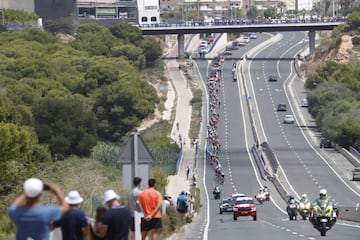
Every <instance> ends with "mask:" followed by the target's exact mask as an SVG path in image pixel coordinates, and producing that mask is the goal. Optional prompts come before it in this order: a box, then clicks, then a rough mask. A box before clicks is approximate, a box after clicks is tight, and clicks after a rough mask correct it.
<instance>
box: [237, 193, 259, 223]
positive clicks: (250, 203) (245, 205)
mask: <svg viewBox="0 0 360 240" xmlns="http://www.w3.org/2000/svg"><path fill="white" fill-rule="evenodd" d="M233 214H234V220H237V218H238V217H243V216H251V217H253V220H254V221H256V204H255V203H254V200H253V199H252V197H238V198H237V199H236V200H235V203H234V207H233Z"/></svg>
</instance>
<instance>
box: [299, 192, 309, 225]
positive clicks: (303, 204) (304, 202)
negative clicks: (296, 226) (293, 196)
mask: <svg viewBox="0 0 360 240" xmlns="http://www.w3.org/2000/svg"><path fill="white" fill-rule="evenodd" d="M298 207H299V208H298V212H299V214H300V216H301V217H302V219H303V220H306V219H308V217H309V216H310V209H311V204H310V202H309V200H308V199H307V195H306V194H303V195H302V198H301V200H300V201H299V204H298Z"/></svg>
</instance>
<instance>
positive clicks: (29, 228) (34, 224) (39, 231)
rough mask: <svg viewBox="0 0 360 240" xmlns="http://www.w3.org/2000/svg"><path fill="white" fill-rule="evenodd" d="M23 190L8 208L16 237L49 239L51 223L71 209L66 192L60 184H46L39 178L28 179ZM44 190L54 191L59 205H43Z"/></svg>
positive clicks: (37, 239) (38, 239) (39, 239)
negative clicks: (64, 192) (41, 201)
mask: <svg viewBox="0 0 360 240" xmlns="http://www.w3.org/2000/svg"><path fill="white" fill-rule="evenodd" d="M23 190H24V191H23V192H22V193H21V194H20V195H19V196H18V197H17V198H16V199H15V200H14V202H13V203H12V204H11V206H10V207H9V209H8V215H9V217H10V218H11V220H12V221H13V222H14V224H15V226H16V239H36V240H48V239H49V238H50V225H51V223H52V222H53V221H56V220H59V219H60V218H61V216H62V215H63V214H64V213H66V212H67V211H69V205H68V204H67V203H66V202H65V199H64V194H63V192H62V190H61V189H60V187H59V186H58V185H56V184H54V183H47V184H44V183H43V182H42V181H41V180H40V179H38V178H30V179H27V180H26V181H25V182H24V185H23ZM43 191H49V192H51V193H53V194H54V195H55V196H56V198H57V199H58V201H59V205H58V206H55V205H49V206H44V205H41V203H40V196H41V193H42V192H43Z"/></svg>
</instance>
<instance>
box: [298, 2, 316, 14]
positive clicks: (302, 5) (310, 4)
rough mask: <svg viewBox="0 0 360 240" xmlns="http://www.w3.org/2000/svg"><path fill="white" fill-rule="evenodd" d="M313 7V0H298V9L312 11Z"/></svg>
mask: <svg viewBox="0 0 360 240" xmlns="http://www.w3.org/2000/svg"><path fill="white" fill-rule="evenodd" d="M312 7H313V0H298V10H299V11H301V10H303V9H305V10H306V11H310V10H311V9H312Z"/></svg>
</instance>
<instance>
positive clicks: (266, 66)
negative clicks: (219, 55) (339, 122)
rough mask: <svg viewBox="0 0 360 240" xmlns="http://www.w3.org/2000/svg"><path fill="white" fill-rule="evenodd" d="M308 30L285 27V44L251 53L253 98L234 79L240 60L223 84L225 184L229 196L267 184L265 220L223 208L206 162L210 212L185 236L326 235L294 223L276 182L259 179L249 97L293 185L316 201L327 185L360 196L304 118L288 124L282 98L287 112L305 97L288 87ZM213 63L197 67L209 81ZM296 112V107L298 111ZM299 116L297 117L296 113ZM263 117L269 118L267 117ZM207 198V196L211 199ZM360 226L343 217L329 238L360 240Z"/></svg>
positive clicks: (226, 71)
mask: <svg viewBox="0 0 360 240" xmlns="http://www.w3.org/2000/svg"><path fill="white" fill-rule="evenodd" d="M269 37H270V36H269V35H268V34H258V39H256V40H252V42H251V43H249V44H248V45H247V46H246V47H244V48H240V49H239V50H237V51H236V52H234V54H233V55H232V56H231V58H232V59H233V60H234V61H237V59H236V58H237V57H239V58H240V57H241V56H243V55H244V54H245V53H246V54H248V52H247V51H249V50H250V49H251V48H255V47H256V46H258V45H259V44H260V43H261V42H263V41H265V40H266V39H269ZM304 37H306V36H305V35H304V34H303V33H283V35H282V37H281V40H280V41H279V42H274V43H272V44H271V45H269V46H267V47H262V48H261V51H259V52H254V53H251V54H250V55H249V60H247V61H246V64H245V69H246V71H245V72H246V82H247V86H248V87H249V88H251V87H252V89H253V90H252V93H253V94H251V95H252V96H251V98H249V96H245V95H244V90H243V87H244V86H242V85H241V84H240V83H241V81H237V82H233V81H232V73H231V68H232V64H233V60H232V59H230V60H229V59H227V60H225V63H224V66H223V72H222V79H221V80H222V83H223V84H222V87H221V89H220V91H219V93H220V94H219V96H220V100H221V107H220V108H219V109H218V112H219V114H220V116H221V118H220V121H219V127H218V132H219V135H220V139H221V142H222V151H221V154H220V161H221V163H222V166H223V170H224V172H225V174H226V180H225V184H224V185H223V186H222V197H226V196H229V195H231V194H232V193H235V192H241V193H245V194H246V195H249V196H253V195H254V194H255V193H256V192H257V190H258V188H259V186H260V184H267V185H268V186H269V187H270V189H271V190H272V199H273V201H272V202H268V203H265V204H263V205H258V220H257V221H253V220H252V219H251V218H248V217H244V218H239V219H238V221H234V220H233V219H232V215H231V214H222V215H220V214H219V210H218V200H214V199H213V197H212V194H211V191H212V189H213V187H214V185H215V184H216V182H215V177H214V168H213V166H210V165H209V164H208V163H206V162H204V168H205V171H204V174H203V177H204V180H205V189H204V190H207V192H206V193H204V194H202V197H203V200H204V201H203V202H204V205H203V208H204V210H205V211H206V212H205V213H204V212H202V213H200V216H201V218H200V221H199V218H197V219H196V220H195V222H194V224H191V225H192V226H191V227H189V229H188V230H189V231H187V233H188V234H185V235H186V237H185V236H184V239H195V238H202V239H239V238H246V239H295V238H305V239H320V234H319V233H318V232H317V231H316V230H315V229H314V228H313V227H312V226H311V224H310V223H309V222H308V221H302V220H301V221H291V222H290V221H289V220H288V217H287V215H286V214H285V213H284V206H285V204H284V202H283V200H282V199H281V198H280V197H279V196H278V194H277V193H276V191H275V190H273V189H272V186H270V185H269V184H270V183H267V182H264V181H262V180H261V179H260V178H259V174H258V172H257V169H256V167H255V164H254V160H253V159H252V158H251V154H249V149H250V148H251V147H252V145H253V144H254V140H253V138H252V135H251V130H250V126H249V115H248V114H249V113H248V111H247V109H246V101H253V102H254V103H256V104H255V106H256V108H255V111H254V115H255V116H257V121H258V122H257V126H258V127H259V129H258V131H259V132H260V133H261V135H262V139H261V140H262V141H265V140H266V141H268V142H269V143H270V145H271V146H272V148H273V150H274V152H275V154H276V156H277V158H278V160H279V162H280V164H281V166H282V167H283V169H284V172H285V173H286V176H287V177H288V179H289V182H290V184H291V186H292V187H293V190H294V193H295V194H298V195H299V194H300V195H301V194H302V193H304V192H305V193H307V194H308V196H309V197H310V199H313V198H315V197H316V196H317V194H318V191H319V188H322V187H325V188H327V189H328V192H329V195H331V196H332V197H333V198H334V199H335V200H336V202H338V204H344V205H347V204H353V203H355V202H357V201H359V196H358V195H357V193H356V191H353V190H351V189H350V188H348V187H347V186H346V185H345V184H344V182H343V181H342V180H341V179H340V178H339V177H338V176H337V174H335V173H334V171H333V169H332V168H330V167H329V165H328V164H326V161H324V159H323V157H321V156H322V155H321V154H319V153H318V152H317V150H316V148H314V147H313V146H312V145H311V144H310V143H311V142H309V141H308V140H306V138H305V137H304V134H303V132H302V127H301V126H298V125H297V123H295V124H289V125H284V124H283V123H282V120H283V115H284V114H285V113H277V112H276V109H275V107H276V105H277V104H278V103H280V102H282V103H286V104H287V105H288V111H287V113H291V112H292V111H293V109H295V107H294V104H297V102H296V101H295V100H293V99H291V97H289V95H288V94H287V92H286V91H287V89H286V86H287V84H288V83H290V81H291V80H293V78H294V77H295V72H294V69H293V63H292V60H291V59H292V58H293V57H294V56H296V55H297V53H299V52H300V51H301V50H302V44H301V42H302V40H303V39H304ZM208 64H209V62H207V61H201V60H199V61H197V66H198V68H199V72H200V73H201V77H202V79H203V80H204V81H206V79H207V72H208V70H209V67H208ZM269 75H277V76H278V81H277V82H271V83H269V82H268V81H267V80H268V76H269ZM294 114H295V113H294ZM295 116H297V115H296V114H295ZM260 120H261V121H260ZM205 200H207V201H205ZM359 229H360V228H359V226H357V225H355V224H351V223H350V224H347V223H337V224H336V225H335V226H334V228H333V229H331V230H330V231H329V232H328V233H327V237H326V238H327V239H349V240H352V239H354V240H355V239H358V233H359Z"/></svg>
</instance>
